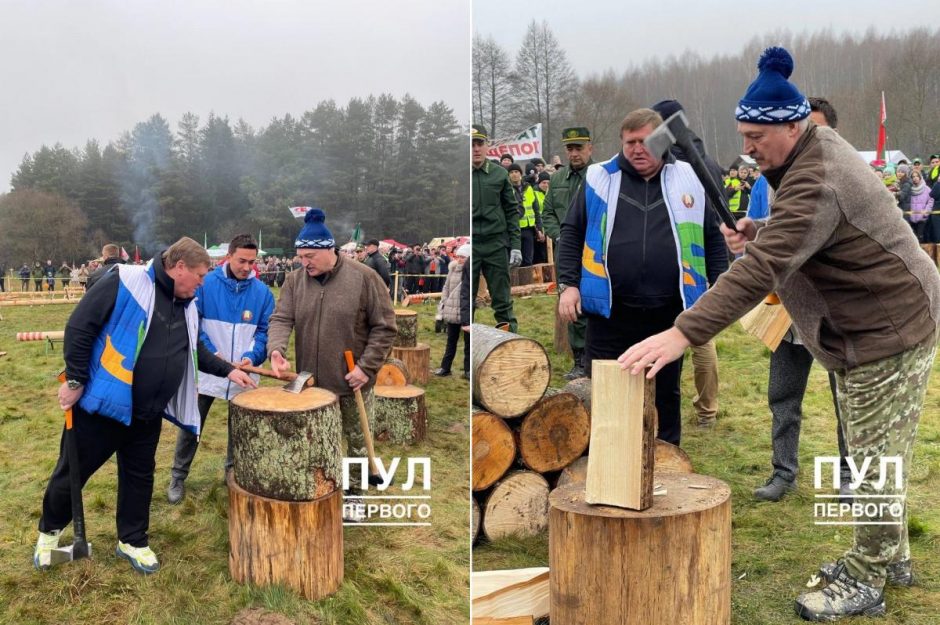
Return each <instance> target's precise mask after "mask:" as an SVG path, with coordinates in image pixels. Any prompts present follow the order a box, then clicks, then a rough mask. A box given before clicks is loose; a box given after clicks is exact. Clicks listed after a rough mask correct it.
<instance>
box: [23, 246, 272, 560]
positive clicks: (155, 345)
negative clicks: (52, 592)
mask: <svg viewBox="0 0 940 625" xmlns="http://www.w3.org/2000/svg"><path fill="white" fill-rule="evenodd" d="M209 264H210V261H209V255H208V254H207V253H206V251H205V250H204V249H203V248H202V246H201V245H199V244H198V243H196V242H195V241H193V240H192V239H189V238H186V237H184V238H182V239H180V240H179V241H177V242H176V243H174V244H173V245H171V246H170V248H169V249H167V250H166V251H165V252H163V253H162V254H159V255H157V257H156V258H155V259H154V260H153V261H151V263H150V264H148V265H147V266H137V265H116V266H115V267H116V268H115V269H114V270H112V271H110V272H108V273H107V274H105V275H104V276H103V277H102V278H101V280H99V281H98V284H97V285H96V286H95V296H94V297H83V298H82V300H81V301H80V302H79V303H78V305H77V306H76V307H75V310H74V312H72V316H71V317H69V320H68V323H67V325H66V327H65V344H64V348H63V352H64V355H65V375H66V382H63V383H62V386H61V387H60V388H59V406H60V407H61V408H62V409H63V410H68V409H69V408H72V410H73V430H72V432H73V434H74V436H75V437H76V438H77V443H78V455H79V458H80V463H79V466H78V467H77V468H73V470H78V471H79V473H80V477H81V483H82V484H83V485H84V484H85V482H87V481H88V478H90V477H91V476H92V475H93V474H94V473H95V471H97V470H98V469H99V468H100V467H101V466H102V465H103V464H104V463H105V462H107V461H108V459H109V458H111V456H113V455H114V454H115V453H116V454H117V473H118V497H117V534H118V544H117V549H116V553H117V555H118V556H120V557H122V558H125V559H126V560H128V561H130V563H131V566H133V567H134V569H136V570H137V571H139V572H141V573H145V574H146V573H153V572H155V571H157V570H158V569H159V568H160V564H159V562H158V561H157V557H156V555H155V554H154V553H153V551H152V550H151V549H150V547H149V546H148V536H147V529H148V528H149V525H150V500H151V498H152V497H153V474H154V468H155V466H156V461H155V458H154V456H155V454H156V451H157V443H158V442H159V441H160V426H161V421H162V419H167V420H169V421H171V422H172V423H175V424H176V425H178V426H179V427H182V428H186V429H188V430H189V431H191V432H193V433H194V434H196V435H197V436H198V434H199V425H200V420H199V410H198V408H197V406H196V396H197V392H196V367H197V363H198V367H199V370H200V371H202V372H204V373H210V374H213V375H217V376H224V377H227V378H228V379H229V380H231V381H232V382H235V383H236V384H238V385H240V386H254V385H255V384H254V382H253V381H252V379H251V378H250V377H248V374H246V373H244V372H242V371H240V370H238V369H235V368H234V367H232V365H230V364H228V363H227V362H225V361H224V360H222V359H220V358H218V357H216V356H215V355H213V353H212V352H211V351H209V350H208V349H207V348H206V347H205V346H204V345H203V344H202V343H201V342H200V341H199V340H198V336H199V315H198V314H197V312H196V306H195V305H194V301H193V298H194V296H195V294H196V288H197V287H198V286H199V285H200V284H202V280H203V278H205V276H206V273H208V271H209ZM197 352H198V356H197ZM64 436H65V433H64V431H63V438H64ZM60 449H61V450H62V451H60V454H59V461H58V463H56V466H55V469H54V470H53V472H52V477H51V478H50V479H49V485H48V486H47V487H46V494H45V497H43V501H42V517H40V519H39V539H38V541H37V542H36V550H35V552H34V553H33V564H34V566H36V568H45V567H48V566H49V565H50V563H51V562H50V560H51V551H52V550H53V549H55V548H56V547H58V544H59V537H60V535H61V533H62V530H63V528H65V526H66V525H68V524H69V522H71V520H72V497H71V492H70V488H69V470H70V467H69V463H68V460H67V458H66V454H65V453H64V450H65V443H64V440H63V443H62V445H61V446H60Z"/></svg>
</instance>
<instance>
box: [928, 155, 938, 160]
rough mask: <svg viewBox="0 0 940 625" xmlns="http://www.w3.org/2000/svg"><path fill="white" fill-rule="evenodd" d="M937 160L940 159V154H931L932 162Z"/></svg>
mask: <svg viewBox="0 0 940 625" xmlns="http://www.w3.org/2000/svg"><path fill="white" fill-rule="evenodd" d="M935 158H940V154H931V155H930V160H933V159H935Z"/></svg>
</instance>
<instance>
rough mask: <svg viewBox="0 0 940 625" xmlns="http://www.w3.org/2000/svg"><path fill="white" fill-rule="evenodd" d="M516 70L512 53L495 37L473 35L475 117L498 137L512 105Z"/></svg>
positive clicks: (491, 133) (492, 134)
mask: <svg viewBox="0 0 940 625" xmlns="http://www.w3.org/2000/svg"><path fill="white" fill-rule="evenodd" d="M511 97H512V70H511V68H510V65H509V54H508V53H507V52H506V51H505V50H503V49H502V48H501V47H500V46H499V44H498V43H496V40H495V39H493V37H488V38H486V39H484V38H483V37H481V36H480V35H474V37H473V119H474V120H475V121H477V122H478V123H482V124H484V125H486V126H487V129H488V130H489V132H490V135H491V136H494V137H495V136H498V133H499V124H500V123H501V122H503V121H504V114H505V113H506V111H508V110H509V109H510V108H511V102H510V98H511Z"/></svg>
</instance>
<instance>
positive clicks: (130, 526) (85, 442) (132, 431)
mask: <svg viewBox="0 0 940 625" xmlns="http://www.w3.org/2000/svg"><path fill="white" fill-rule="evenodd" d="M72 423H73V427H74V432H75V435H76V437H77V441H78V460H79V462H78V465H79V468H80V475H81V482H82V486H84V485H85V483H86V482H87V481H88V478H90V477H91V476H92V475H94V473H95V471H97V470H98V469H99V468H100V467H101V465H103V464H104V463H105V462H107V461H108V459H109V458H111V456H113V455H114V454H115V453H117V469H118V492H117V514H116V519H117V533H118V538H119V539H120V540H121V542H124V543H128V544H129V545H133V546H134V547H146V546H147V530H148V529H149V527H150V500H151V499H152V497H153V473H154V468H155V467H156V460H155V455H156V453H157V444H158V443H159V442H160V428H161V427H162V425H163V420H162V419H152V420H149V421H142V420H140V419H133V420H131V424H130V425H129V426H128V425H123V424H122V423H118V422H117V421H115V420H114V419H111V418H108V417H104V416H101V415H98V414H90V413H87V412H85V411H84V410H82V409H81V408H79V407H78V406H77V405H76V406H75V407H74V408H73V409H72ZM71 521H72V494H71V490H70V488H69V463H68V459H67V456H66V453H65V428H63V429H62V439H61V442H60V444H59V461H58V462H57V463H56V466H55V469H53V471H52V477H51V478H49V485H48V486H46V494H45V496H44V497H43V499H42V517H41V518H40V519H39V531H41V532H51V531H53V530H61V529H63V528H65V526H66V525H68V524H69V523H70V522H71Z"/></svg>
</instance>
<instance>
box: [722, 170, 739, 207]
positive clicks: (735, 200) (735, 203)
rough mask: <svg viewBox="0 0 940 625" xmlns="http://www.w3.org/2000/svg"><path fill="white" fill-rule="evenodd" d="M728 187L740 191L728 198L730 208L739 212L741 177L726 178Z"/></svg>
mask: <svg viewBox="0 0 940 625" xmlns="http://www.w3.org/2000/svg"><path fill="white" fill-rule="evenodd" d="M725 186H726V187H732V188H734V189H737V190H738V191H737V192H736V193H735V194H734V195H732V196H731V199H730V200H728V208H730V209H731V212H732V213H734V212H737V211H739V210H740V209H741V179H740V178H728V179H727V180H725Z"/></svg>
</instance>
